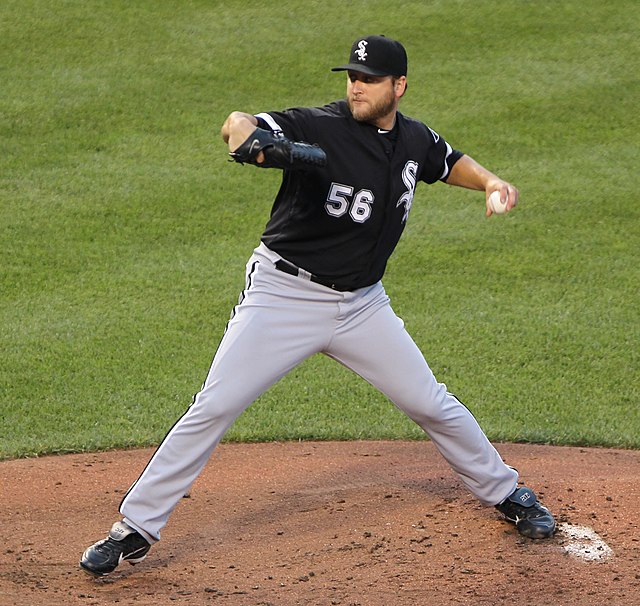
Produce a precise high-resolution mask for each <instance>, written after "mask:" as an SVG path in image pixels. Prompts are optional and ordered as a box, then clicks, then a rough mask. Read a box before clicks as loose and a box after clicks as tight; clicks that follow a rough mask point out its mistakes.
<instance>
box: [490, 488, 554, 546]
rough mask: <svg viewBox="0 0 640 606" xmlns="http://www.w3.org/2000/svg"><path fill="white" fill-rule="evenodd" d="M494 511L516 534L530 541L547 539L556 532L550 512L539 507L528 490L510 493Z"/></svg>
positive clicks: (536, 500)
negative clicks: (503, 518) (515, 530)
mask: <svg viewBox="0 0 640 606" xmlns="http://www.w3.org/2000/svg"><path fill="white" fill-rule="evenodd" d="M496 509H497V510H498V511H499V512H500V513H501V514H502V515H503V516H504V517H505V519H506V520H507V521H509V522H513V523H514V524H515V525H516V528H517V529H518V532H519V533H520V534H521V535H523V536H525V537H529V538H530V539H547V538H549V537H550V536H551V535H553V533H554V532H555V530H556V521H555V520H554V519H553V516H552V515H551V512H550V511H549V510H548V509H547V508H546V507H543V506H542V505H540V503H539V502H538V499H537V498H536V495H535V493H534V492H533V490H531V489H530V488H526V487H524V486H523V487H522V488H518V489H517V490H515V491H514V492H512V493H511V494H510V495H509V496H508V497H507V498H506V499H505V500H504V501H503V502H502V503H500V504H498V505H496Z"/></svg>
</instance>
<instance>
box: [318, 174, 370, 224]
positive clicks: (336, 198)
mask: <svg viewBox="0 0 640 606" xmlns="http://www.w3.org/2000/svg"><path fill="white" fill-rule="evenodd" d="M373 200H374V196H373V193H372V192H371V191H370V190H368V189H361V190H360V191H359V192H357V193H356V194H355V195H353V187H351V186H350V185H341V184H340V183H332V184H331V187H330V188H329V194H328V195H327V201H326V203H325V205H324V207H325V209H326V211H327V213H329V214H330V215H331V216H332V217H342V215H344V214H346V213H347V212H348V213H349V216H350V217H351V218H352V219H353V220H354V221H355V222H356V223H364V222H365V221H366V220H367V219H368V218H369V217H370V216H371V205H372V204H373Z"/></svg>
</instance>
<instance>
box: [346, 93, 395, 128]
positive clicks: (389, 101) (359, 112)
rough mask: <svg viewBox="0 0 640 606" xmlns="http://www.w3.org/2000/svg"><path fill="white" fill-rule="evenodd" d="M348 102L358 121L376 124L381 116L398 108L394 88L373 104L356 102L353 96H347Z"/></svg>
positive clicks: (352, 113)
mask: <svg viewBox="0 0 640 606" xmlns="http://www.w3.org/2000/svg"><path fill="white" fill-rule="evenodd" d="M347 104H348V105H349V109H350V110H351V115H352V116H353V117H354V119H355V120H356V121H358V122H369V123H371V124H375V123H376V122H377V121H378V120H379V119H380V118H383V117H384V116H387V115H388V114H390V113H391V112H393V111H394V110H395V109H396V96H395V93H394V91H393V88H390V89H389V93H388V94H387V95H385V96H384V97H382V98H381V99H378V101H376V103H375V104H373V105H370V104H366V105H361V104H356V103H354V100H353V98H352V97H349V98H347Z"/></svg>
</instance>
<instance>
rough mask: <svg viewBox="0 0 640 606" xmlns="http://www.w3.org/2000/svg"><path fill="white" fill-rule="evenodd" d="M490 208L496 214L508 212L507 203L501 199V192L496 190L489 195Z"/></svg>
mask: <svg viewBox="0 0 640 606" xmlns="http://www.w3.org/2000/svg"><path fill="white" fill-rule="evenodd" d="M489 208H490V209H491V212H492V213H495V214H496V215H504V213H506V212H507V203H506V202H501V201H500V192H499V191H494V192H493V193H492V194H491V195H490V196H489Z"/></svg>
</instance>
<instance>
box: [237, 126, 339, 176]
mask: <svg viewBox="0 0 640 606" xmlns="http://www.w3.org/2000/svg"><path fill="white" fill-rule="evenodd" d="M260 152H262V153H263V154H264V162H261V163H258V162H257V161H256V158H257V156H258V154H259V153H260ZM229 155H230V156H231V157H232V158H233V159H234V160H235V161H236V162H240V164H244V163H245V162H246V163H247V164H254V165H255V166H260V167H261V168H284V169H287V170H304V169H305V168H309V167H313V166H317V167H323V166H326V164H327V155H326V154H325V153H324V150H323V149H322V148H321V147H320V146H319V145H316V144H314V145H310V144H309V143H303V142H295V143H294V142H293V141H289V139H287V138H285V137H283V136H280V135H275V134H274V133H272V132H271V131H268V130H264V129H263V128H256V130H254V131H253V133H251V135H249V137H248V139H247V140H246V141H245V142H244V143H243V144H242V145H241V146H240V147H238V149H236V150H235V151H233V152H230V153H229Z"/></svg>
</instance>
